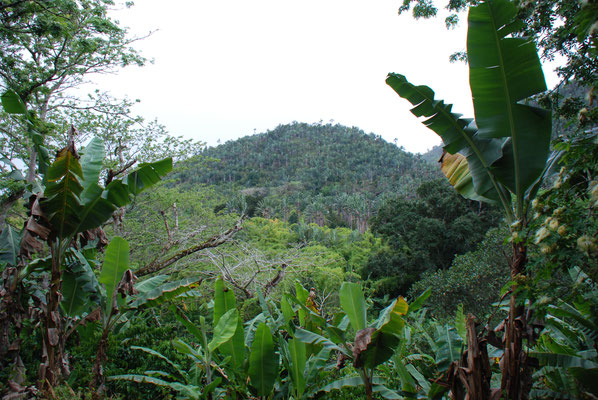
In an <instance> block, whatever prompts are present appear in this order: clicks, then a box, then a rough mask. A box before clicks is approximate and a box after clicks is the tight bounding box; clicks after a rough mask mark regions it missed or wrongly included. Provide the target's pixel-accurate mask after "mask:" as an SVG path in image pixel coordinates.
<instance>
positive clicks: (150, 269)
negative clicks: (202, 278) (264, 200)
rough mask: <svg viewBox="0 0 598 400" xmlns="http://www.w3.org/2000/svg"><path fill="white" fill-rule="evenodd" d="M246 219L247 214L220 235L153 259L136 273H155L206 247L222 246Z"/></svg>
mask: <svg viewBox="0 0 598 400" xmlns="http://www.w3.org/2000/svg"><path fill="white" fill-rule="evenodd" d="M244 219H245V216H243V217H241V219H239V220H238V221H237V223H236V224H235V226H233V227H232V228H230V229H229V230H227V231H226V232H224V233H221V234H220V235H216V236H212V237H211V238H209V239H208V240H206V241H205V242H203V243H200V244H197V245H195V246H191V247H189V248H187V249H185V250H181V251H179V252H177V253H176V254H174V255H172V256H170V257H168V258H166V259H165V260H161V261H158V260H155V261H152V262H151V263H149V264H147V265H146V266H144V267H142V268H140V269H139V270H137V271H136V272H135V274H136V275H137V276H138V277H142V276H145V275H149V274H153V273H154V272H158V271H161V270H163V269H164V268H166V267H168V266H170V265H172V264H174V263H175V262H177V261H178V260H180V259H182V258H185V257H187V256H189V255H191V254H193V253H197V252H198V251H201V250H204V249H209V248H213V247H218V246H220V245H221V244H223V243H225V242H227V241H228V240H230V239H231V238H232V237H233V236H234V235H235V234H236V233H237V232H239V231H240V230H241V228H242V224H243V220H244Z"/></svg>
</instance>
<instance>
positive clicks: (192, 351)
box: [109, 279, 271, 399]
mask: <svg viewBox="0 0 598 400" xmlns="http://www.w3.org/2000/svg"><path fill="white" fill-rule="evenodd" d="M215 289H216V290H215V294H214V327H213V330H212V337H211V339H209V331H210V330H211V329H209V327H208V324H207V322H206V319H205V317H203V316H202V317H200V319H199V325H197V324H195V323H194V322H192V321H191V320H190V319H189V318H188V317H187V316H186V315H185V313H184V312H183V311H182V310H181V309H179V308H176V307H172V310H173V311H174V313H175V316H176V318H177V319H178V320H179V321H180V322H181V323H182V324H183V325H184V326H185V327H186V328H187V330H188V331H189V332H190V333H191V334H192V335H193V336H194V337H195V339H196V340H197V341H198V343H197V344H191V343H187V342H185V341H184V340H182V339H180V338H177V339H174V340H173V346H174V348H175V349H176V350H177V351H178V352H179V353H181V354H183V355H185V356H187V357H188V358H189V360H190V361H191V363H192V367H191V368H190V370H189V371H188V372H187V371H185V369H184V368H182V367H181V366H179V365H178V364H175V363H174V362H172V361H170V360H169V359H167V358H166V357H165V356H164V355H162V354H160V353H158V352H156V351H155V350H152V349H148V348H144V347H136V346H133V347H132V348H135V349H138V350H141V351H144V352H146V353H149V354H152V355H154V356H157V357H160V358H162V359H164V360H166V361H167V362H168V363H169V364H170V365H171V366H172V367H173V368H174V370H175V371H176V374H175V375H172V374H170V373H168V372H164V371H148V372H146V374H145V375H135V374H127V375H117V376H112V377H110V378H109V379H112V380H129V381H134V382H140V383H151V384H154V385H158V386H162V387H167V388H170V389H173V390H175V391H177V392H178V394H179V395H180V396H181V397H182V398H189V399H214V398H230V397H239V396H240V397H244V396H245V395H246V390H245V389H246V386H245V383H244V382H243V379H242V377H245V378H246V377H247V374H246V372H245V371H246V370H247V368H246V347H245V341H244V331H243V323H242V321H241V318H240V315H239V311H238V310H237V308H236V304H235V297H234V293H233V291H232V290H230V289H228V288H227V287H226V286H225V284H224V282H223V281H222V279H218V280H217V281H216V284H215ZM258 336H260V335H258ZM262 336H263V335H262ZM260 337H261V336H260ZM254 342H255V343H256V346H257V344H258V341H256V340H255V339H254ZM259 347H264V346H263V345H260V346H259ZM263 354H264V355H266V353H263ZM268 355H269V354H268ZM263 358H264V357H263ZM264 362H266V363H267V362H271V361H270V360H264ZM261 370H264V369H263V368H261ZM250 373H251V372H250ZM157 376H159V377H157ZM165 378H170V380H168V381H167V380H165ZM235 379H236V380H235ZM227 381H228V383H227ZM231 382H232V384H229V383H231ZM252 384H255V382H253V383H252ZM225 387H226V389H225Z"/></svg>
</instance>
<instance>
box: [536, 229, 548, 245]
mask: <svg viewBox="0 0 598 400" xmlns="http://www.w3.org/2000/svg"><path fill="white" fill-rule="evenodd" d="M548 236H550V231H549V230H548V229H546V228H545V227H542V228H540V229H538V231H537V232H536V240H535V241H534V243H536V244H539V243H540V242H541V241H542V240H544V239H546V238H547V237H548Z"/></svg>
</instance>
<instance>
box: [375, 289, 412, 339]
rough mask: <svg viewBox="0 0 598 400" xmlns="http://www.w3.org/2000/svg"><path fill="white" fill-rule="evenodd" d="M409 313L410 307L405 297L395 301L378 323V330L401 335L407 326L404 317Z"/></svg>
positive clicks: (386, 309)
mask: <svg viewBox="0 0 598 400" xmlns="http://www.w3.org/2000/svg"><path fill="white" fill-rule="evenodd" d="M407 311H409V305H408V304H407V302H406V301H405V299H404V298H403V297H399V298H397V299H396V300H394V301H393V302H392V303H391V304H390V305H389V306H388V307H386V308H385V309H384V310H382V312H380V316H379V317H378V320H377V321H376V324H375V328H376V330H380V331H383V332H385V333H391V334H395V335H399V334H400V333H401V331H402V330H403V327H404V326H405V321H404V320H403V315H405V314H407Z"/></svg>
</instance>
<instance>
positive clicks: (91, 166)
mask: <svg viewBox="0 0 598 400" xmlns="http://www.w3.org/2000/svg"><path fill="white" fill-rule="evenodd" d="M81 153H83V155H82V156H81V159H80V160H79V162H80V164H81V170H82V171H83V193H81V200H82V201H83V203H84V204H85V203H87V202H88V201H90V200H92V199H94V198H95V196H93V195H91V196H90V198H88V192H89V190H90V186H91V185H97V184H98V180H99V179H100V172H101V171H102V164H103V162H104V158H105V157H106V152H105V151H104V142H103V141H102V140H101V139H100V138H97V137H94V138H93V139H91V141H90V142H89V144H88V145H87V146H86V147H85V148H84V149H83V150H81ZM100 192H101V190H100ZM104 221H105V220H104ZM102 222H103V221H102Z"/></svg>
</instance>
